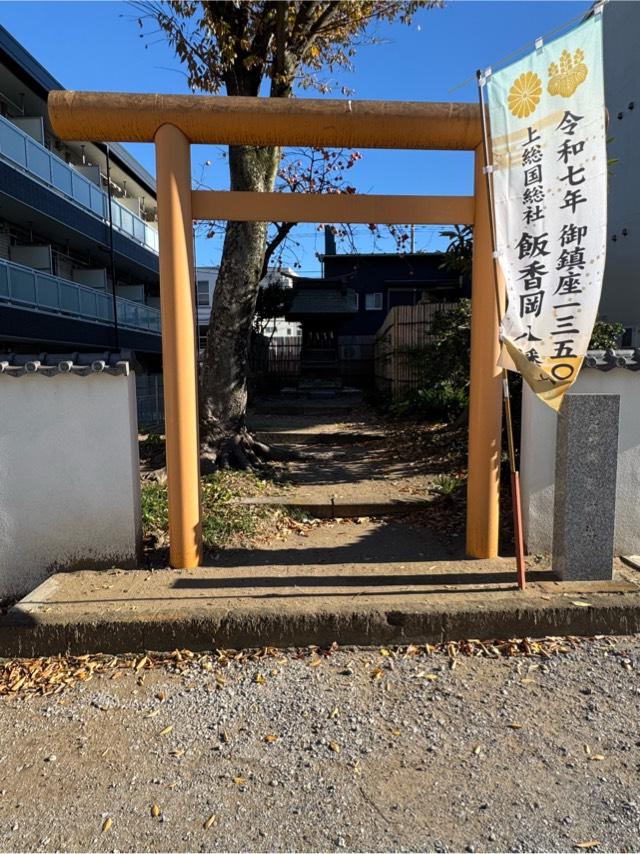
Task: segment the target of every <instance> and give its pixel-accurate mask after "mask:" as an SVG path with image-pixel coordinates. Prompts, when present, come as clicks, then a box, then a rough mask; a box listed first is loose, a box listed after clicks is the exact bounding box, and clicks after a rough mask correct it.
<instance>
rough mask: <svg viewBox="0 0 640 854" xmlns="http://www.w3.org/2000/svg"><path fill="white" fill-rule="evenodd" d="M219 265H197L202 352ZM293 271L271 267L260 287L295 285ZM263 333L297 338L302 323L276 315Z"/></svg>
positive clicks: (197, 298)
mask: <svg viewBox="0 0 640 854" xmlns="http://www.w3.org/2000/svg"><path fill="white" fill-rule="evenodd" d="M219 269H220V268H219V267H196V307H197V312H198V349H199V352H200V353H201V354H202V352H203V350H204V348H205V345H206V343H207V331H208V329H209V322H210V320H211V307H212V305H213V293H214V291H215V289H216V282H217V280H218V271H219ZM292 279H293V273H292V271H291V270H289V269H288V268H285V269H284V270H280V269H276V268H274V269H271V270H268V272H267V275H266V276H265V277H264V278H263V279H262V280H261V282H260V287H267V285H269V284H272V283H274V282H277V283H279V284H281V285H282V286H283V287H285V288H291V287H293V283H292ZM263 334H264V335H266V336H267V337H268V338H272V337H275V338H285V337H286V338H297V337H298V336H299V335H300V334H301V332H300V324H299V323H294V322H292V321H290V320H286V319H285V318H284V317H276V318H274V319H273V320H270V321H269V322H268V323H267V324H266V325H265V327H264V330H263Z"/></svg>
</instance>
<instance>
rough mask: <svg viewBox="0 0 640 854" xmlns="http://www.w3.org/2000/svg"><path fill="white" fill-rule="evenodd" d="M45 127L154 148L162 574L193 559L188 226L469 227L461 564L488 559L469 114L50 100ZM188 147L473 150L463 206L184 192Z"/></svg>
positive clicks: (493, 372)
mask: <svg viewBox="0 0 640 854" xmlns="http://www.w3.org/2000/svg"><path fill="white" fill-rule="evenodd" d="M49 115H50V117H51V122H52V124H53V128H54V131H55V132H56V133H57V134H58V135H59V136H60V137H61V138H62V139H67V140H82V139H90V140H94V141H97V140H104V141H109V142H154V143H155V146H156V173H157V174H156V180H157V200H158V227H159V239H160V306H161V312H162V356H163V370H164V389H165V430H166V448H167V479H168V492H169V536H170V546H171V550H170V563H171V566H173V567H195V566H198V565H199V564H200V563H201V561H202V529H201V518H200V514H201V510H200V479H199V442H198V399H197V398H198V389H197V358H196V343H197V339H196V308H195V292H194V291H195V289H194V259H193V241H192V236H193V220H194V219H225V220H236V221H245V222H251V221H258V222H263V221H272V220H278V221H289V222H351V223H370V222H379V223H385V224H387V223H389V224H391V223H398V224H409V223H414V224H433V225H446V224H451V223H457V224H469V225H473V226H474V248H473V273H472V321H471V398H470V407H469V480H468V503H467V539H466V542H467V552H468V554H469V555H471V556H472V557H495V556H496V555H497V553H498V510H499V499H498V496H499V473H500V440H501V422H502V417H501V371H500V369H499V368H498V366H497V361H498V354H499V340H498V316H497V311H496V297H495V287H494V270H493V257H492V246H491V235H490V225H489V202H488V198H487V186H486V180H485V175H484V174H483V168H482V167H483V163H484V158H483V152H482V122H481V114H480V107H479V106H478V105H477V104H465V103H459V104H447V103H422V102H403V101H348V100H344V101H337V100H307V99H292V100H286V99H276V98H273V99H272V98H247V97H244V98H243V97H216V96H203V95H148V94H125V93H101V92H69V91H63V92H60V91H56V92H51V93H50V95H49ZM192 143H207V144H220V145H222V144H224V145H228V144H231V145H234V144H235V145H257V146H267V145H279V146H316V147H325V148H342V147H349V148H393V149H396V148H398V149H401V148H415V149H456V150H465V151H473V152H474V153H475V172H474V195H473V196H376V195H321V194H281V193H248V192H214V191H201V190H198V191H193V190H192V189H191V163H190V145H191V144H192Z"/></svg>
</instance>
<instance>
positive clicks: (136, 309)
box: [0, 259, 160, 335]
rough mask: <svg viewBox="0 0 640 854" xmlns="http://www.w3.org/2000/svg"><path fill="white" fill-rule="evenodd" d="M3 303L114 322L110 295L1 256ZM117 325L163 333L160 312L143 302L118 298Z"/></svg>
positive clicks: (0, 289)
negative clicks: (161, 331) (6, 259)
mask: <svg viewBox="0 0 640 854" xmlns="http://www.w3.org/2000/svg"><path fill="white" fill-rule="evenodd" d="M0 303H5V304H6V303H8V304H10V305H15V306H16V307H17V308H26V309H30V310H32V311H38V312H40V313H41V314H51V315H58V316H64V317H73V318H75V319H76V320H84V321H86V322H89V323H102V324H107V325H110V326H112V325H113V298H112V296H111V294H108V293H105V292H104V291H99V290H96V289H95V288H90V287H88V286H87V285H78V284H76V283H75V282H68V281H67V280H66V279H60V278H58V277H57V276H50V275H49V274H48V273H41V272H39V271H38V270H32V269H31V267H23V266H22V265H21V264H14V263H13V262H11V261H5V260H3V259H0ZM116 303H117V311H118V326H120V327H122V328H124V329H133V330H135V331H136V332H140V331H144V332H151V333H153V334H155V335H159V334H160V312H159V311H158V309H157V308H150V307H149V306H148V305H143V304H142V303H137V302H132V301H131V300H128V299H123V298H122V297H117V298H116Z"/></svg>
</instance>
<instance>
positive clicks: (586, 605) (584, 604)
mask: <svg viewBox="0 0 640 854" xmlns="http://www.w3.org/2000/svg"><path fill="white" fill-rule="evenodd" d="M571 604H572V605H578V606H579V607H580V608H590V607H591V602H582V601H581V600H580V599H574V600H573V601H572V602H571ZM596 844H597V845H599V844H600V843H596Z"/></svg>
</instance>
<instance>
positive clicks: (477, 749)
mask: <svg viewBox="0 0 640 854" xmlns="http://www.w3.org/2000/svg"><path fill="white" fill-rule="evenodd" d="M481 750H482V745H481V744H477V745H476V746H475V748H474V750H473V752H474V753H475V754H476V756H477V755H478V754H479V753H480V751H481Z"/></svg>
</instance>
